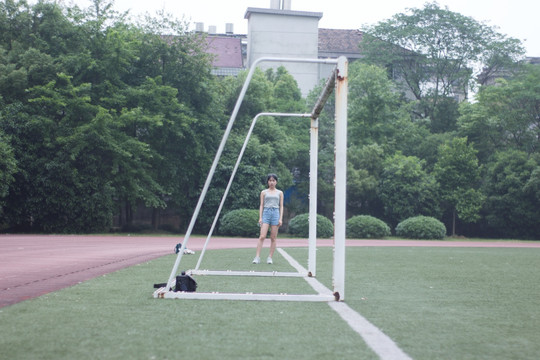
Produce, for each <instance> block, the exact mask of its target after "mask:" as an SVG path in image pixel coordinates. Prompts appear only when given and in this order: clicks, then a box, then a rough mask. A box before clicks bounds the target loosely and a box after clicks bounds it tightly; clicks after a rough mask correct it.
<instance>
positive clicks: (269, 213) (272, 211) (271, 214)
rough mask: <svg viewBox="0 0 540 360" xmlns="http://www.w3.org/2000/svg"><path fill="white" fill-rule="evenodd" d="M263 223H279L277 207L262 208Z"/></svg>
mask: <svg viewBox="0 0 540 360" xmlns="http://www.w3.org/2000/svg"><path fill="white" fill-rule="evenodd" d="M262 222H263V224H270V225H279V209H278V208H264V209H263V214H262Z"/></svg>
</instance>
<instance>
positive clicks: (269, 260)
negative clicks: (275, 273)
mask: <svg viewBox="0 0 540 360" xmlns="http://www.w3.org/2000/svg"><path fill="white" fill-rule="evenodd" d="M266 263H267V264H273V263H274V262H273V261H272V258H271V257H270V256H269V257H268V258H267V259H266Z"/></svg>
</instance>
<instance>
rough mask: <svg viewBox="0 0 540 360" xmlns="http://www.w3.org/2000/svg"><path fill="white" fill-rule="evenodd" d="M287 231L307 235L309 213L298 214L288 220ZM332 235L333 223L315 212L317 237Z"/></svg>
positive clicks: (300, 235)
mask: <svg viewBox="0 0 540 360" xmlns="http://www.w3.org/2000/svg"><path fill="white" fill-rule="evenodd" d="M289 233H291V234H292V235H296V236H299V237H308V236H309V214H300V215H297V216H295V217H293V218H292V219H291V221H289ZM332 235H334V225H333V224H332V221H330V220H329V219H328V218H326V217H324V216H322V215H319V214H317V237H318V238H329V237H331V236H332Z"/></svg>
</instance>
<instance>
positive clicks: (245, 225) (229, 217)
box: [219, 209, 260, 237]
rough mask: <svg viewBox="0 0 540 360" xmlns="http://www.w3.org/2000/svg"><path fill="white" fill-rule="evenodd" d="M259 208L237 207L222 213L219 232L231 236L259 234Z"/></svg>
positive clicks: (255, 235)
mask: <svg viewBox="0 0 540 360" xmlns="http://www.w3.org/2000/svg"><path fill="white" fill-rule="evenodd" d="M259 232H260V231H259V210H254V209H237V210H232V211H229V212H228V213H226V214H225V215H223V217H222V218H221V221H220V225H219V233H220V234H222V235H231V236H246V237H258V236H259Z"/></svg>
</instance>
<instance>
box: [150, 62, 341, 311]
mask: <svg viewBox="0 0 540 360" xmlns="http://www.w3.org/2000/svg"><path fill="white" fill-rule="evenodd" d="M261 62H295V63H321V64H335V65H336V67H335V68H334V70H333V72H332V74H331V75H330V77H329V78H328V80H327V82H326V84H325V86H324V88H323V91H322V92H321V94H320V96H319V98H318V100H317V103H316V104H315V106H314V107H313V110H312V112H311V113H310V114H289V113H260V114H258V115H257V116H256V117H255V118H254V119H253V121H252V124H251V127H250V129H249V131H248V134H247V136H246V139H245V141H244V145H243V147H242V150H241V151H240V154H239V156H238V159H237V162H236V164H235V167H234V169H233V173H232V175H231V177H230V180H229V183H228V185H227V188H226V190H225V193H224V195H223V197H222V200H221V203H220V205H219V208H218V210H217V213H216V216H215V218H214V222H213V223H212V227H211V229H210V232H209V234H208V237H207V239H206V242H205V244H204V248H203V250H202V253H201V255H200V257H199V260H198V263H197V266H196V268H195V270H190V273H191V274H200V275H251V276H306V275H307V276H315V274H316V224H317V222H316V215H317V161H318V156H317V152H318V149H317V143H318V117H319V115H320V113H321V111H322V109H323V107H324V104H325V103H326V101H327V99H328V97H329V96H330V94H331V93H332V91H334V88H335V91H336V96H335V98H336V106H335V109H336V110H335V179H334V182H335V204H334V260H333V288H334V290H333V297H331V298H332V299H335V300H343V299H344V297H345V282H344V278H345V211H346V209H345V208H346V206H345V204H346V200H345V195H346V165H347V94H348V84H347V82H348V81H347V80H348V79H347V72H348V70H347V67H348V63H347V59H346V58H345V57H340V58H338V59H300V58H260V59H258V60H257V61H255V63H254V64H253V66H252V67H251V69H250V71H249V73H248V76H247V78H246V80H245V82H244V85H243V87H242V90H241V92H240V94H239V96H238V99H237V102H236V105H235V107H234V110H233V112H232V114H231V117H230V119H229V122H228V124H227V127H226V129H225V133H224V135H223V138H222V140H221V143H220V146H219V148H218V150H217V152H216V155H215V158H214V161H213V163H212V166H211V168H210V171H209V173H208V176H207V178H206V182H205V184H204V186H203V189H202V192H201V195H200V197H199V200H198V202H197V205H196V207H195V211H194V213H193V215H192V218H191V221H190V223H189V226H188V229H187V231H186V234H185V236H184V240H183V242H182V247H181V248H180V250H179V251H178V255H177V258H176V261H175V264H174V266H173V268H172V271H171V275H170V277H169V279H168V282H167V285H166V287H164V288H160V289H158V290H156V291H155V292H154V297H155V298H183V299H229V300H288V301H330V300H332V299H331V298H330V297H329V296H328V295H321V294H319V295H287V294H250V293H247V294H224V293H185V292H173V291H171V290H170V289H172V288H173V286H174V285H175V284H174V283H175V277H176V275H177V273H178V267H179V265H180V262H181V259H182V256H183V254H184V249H186V248H187V244H188V241H189V237H190V236H191V233H192V231H193V227H194V225H195V222H196V220H197V218H198V215H199V211H200V209H201V207H202V204H203V202H204V199H205V197H206V193H207V191H208V188H209V186H210V183H211V180H212V178H213V175H214V172H215V169H216V167H217V164H218V162H219V159H220V157H221V154H222V152H223V149H224V147H225V143H226V141H227V139H228V137H229V134H230V131H231V129H232V126H233V124H234V121H235V120H236V116H237V114H238V111H239V109H240V106H241V104H242V101H243V99H244V96H245V94H246V91H247V89H248V86H249V83H250V82H251V79H252V77H253V74H254V71H255V69H256V67H257V65H258V64H259V63H261ZM261 116H276V117H302V118H307V117H309V118H311V136H310V196H309V200H310V201H309V258H308V272H307V274H300V273H298V274H296V273H279V274H278V273H276V272H273V273H255V272H238V271H214V272H211V271H208V270H203V271H200V270H199V266H200V262H201V260H202V257H203V256H204V252H205V250H206V246H207V244H208V242H209V239H210V237H211V235H212V232H213V230H214V228H215V225H216V223H217V220H218V218H219V214H220V212H221V209H222V207H223V204H224V202H225V199H226V197H227V194H228V191H229V189H230V186H231V184H232V181H233V179H234V176H235V174H236V170H237V168H238V166H239V164H240V161H241V159H242V156H243V153H244V150H245V148H246V146H247V142H248V141H249V138H250V136H251V133H252V131H253V128H254V126H255V123H256V122H257V120H258V118H259V117H261Z"/></svg>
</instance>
